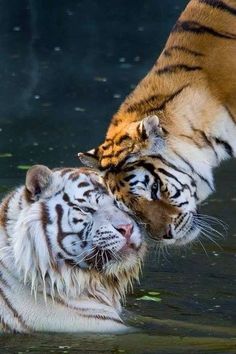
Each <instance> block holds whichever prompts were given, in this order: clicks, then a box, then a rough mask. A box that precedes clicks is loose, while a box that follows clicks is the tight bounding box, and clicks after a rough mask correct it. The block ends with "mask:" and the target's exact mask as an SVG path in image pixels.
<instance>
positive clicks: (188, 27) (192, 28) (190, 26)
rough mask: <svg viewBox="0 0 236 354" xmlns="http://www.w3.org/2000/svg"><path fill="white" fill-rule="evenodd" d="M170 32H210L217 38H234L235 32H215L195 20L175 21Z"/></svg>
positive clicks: (235, 37) (235, 36)
mask: <svg viewBox="0 0 236 354" xmlns="http://www.w3.org/2000/svg"><path fill="white" fill-rule="evenodd" d="M172 32H179V33H181V32H192V33H195V34H210V35H212V36H215V37H219V38H226V39H236V34H234V33H229V32H217V31H215V30H214V29H213V28H211V27H208V26H205V25H202V24H201V23H198V22H196V21H177V23H176V24H175V26H174V28H173V30H172Z"/></svg>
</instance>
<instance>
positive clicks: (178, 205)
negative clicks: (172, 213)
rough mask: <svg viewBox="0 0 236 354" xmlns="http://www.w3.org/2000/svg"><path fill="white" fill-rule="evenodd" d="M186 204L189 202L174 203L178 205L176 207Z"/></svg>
mask: <svg viewBox="0 0 236 354" xmlns="http://www.w3.org/2000/svg"><path fill="white" fill-rule="evenodd" d="M186 204H189V202H187V201H186V202H182V203H179V204H176V206H177V207H178V208H180V207H182V206H183V205H186Z"/></svg>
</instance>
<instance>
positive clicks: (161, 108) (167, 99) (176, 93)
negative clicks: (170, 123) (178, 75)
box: [145, 84, 189, 133]
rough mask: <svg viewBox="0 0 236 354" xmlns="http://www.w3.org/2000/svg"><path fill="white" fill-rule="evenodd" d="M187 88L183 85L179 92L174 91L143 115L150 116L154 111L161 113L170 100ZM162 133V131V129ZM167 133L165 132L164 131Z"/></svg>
mask: <svg viewBox="0 0 236 354" xmlns="http://www.w3.org/2000/svg"><path fill="white" fill-rule="evenodd" d="M187 87H189V85H188V84H187V85H184V86H183V87H181V88H180V89H179V90H177V91H175V92H174V93H172V94H171V95H170V96H168V97H167V98H166V99H165V100H164V101H163V102H162V103H161V105H160V106H157V107H153V108H152V109H149V110H146V111H145V114H147V115H148V114H150V113H153V112H155V111H161V110H163V109H165V106H166V105H167V103H169V102H171V101H172V100H174V99H175V98H176V97H177V96H178V95H179V94H180V93H181V92H182V91H183V90H184V89H185V88H187ZM163 131H164V129H163ZM166 133H167V131H166Z"/></svg>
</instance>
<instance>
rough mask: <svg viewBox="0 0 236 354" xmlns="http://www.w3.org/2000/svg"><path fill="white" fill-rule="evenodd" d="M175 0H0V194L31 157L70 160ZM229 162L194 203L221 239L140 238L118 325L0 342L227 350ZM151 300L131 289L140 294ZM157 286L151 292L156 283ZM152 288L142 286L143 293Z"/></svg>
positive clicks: (145, 60)
mask: <svg viewBox="0 0 236 354" xmlns="http://www.w3.org/2000/svg"><path fill="white" fill-rule="evenodd" d="M185 4H186V1H184V0H179V1H177V0H176V1H173V0H166V1H165V2H163V1H157V0H147V1H143V0H136V1H134V0H129V1H125V0H121V1H119V2H111V1H106V0H99V1H95V0H86V1H85V0H81V1H75V0H66V1H64V0H63V1H60V2H58V1H55V0H52V1H43V0H42V1H36V0H29V1H26V0H22V1H20V2H19V1H17V0H12V1H11V2H8V3H7V2H0V17H1V18H0V48H1V56H0V77H1V86H0V193H1V196H3V195H4V194H5V193H6V192H7V191H9V190H10V189H11V188H13V187H14V186H15V185H19V184H21V183H23V181H24V175H25V169H26V168H27V166H29V165H32V164H35V163H43V164H47V165H49V166H51V167H55V166H78V165H79V164H78V161H77V159H76V153H77V152H78V151H79V150H82V151H83V150H86V149H89V148H91V147H93V146H96V145H97V144H98V143H100V142H101V141H102V139H103V136H104V133H105V130H106V127H107V125H108V122H109V120H110V117H111V116H112V113H114V112H115V111H116V109H117V108H118V106H119V105H120V103H121V102H122V100H123V99H124V97H125V96H126V94H127V93H128V92H130V90H131V89H132V88H133V87H134V85H135V84H136V83H137V82H138V81H139V79H140V78H142V77H143V76H144V74H145V73H146V72H147V71H148V69H149V68H150V67H151V66H152V64H153V63H154V61H155V58H156V56H157V54H158V53H160V51H161V48H162V46H163V45H164V42H165V40H166V38H167V35H168V33H169V31H170V29H171V27H172V26H173V24H174V22H175V20H176V19H177V17H178V15H179V13H180V11H181V10H182V9H183V7H184V5H185ZM235 176H236V169H235V162H230V163H227V164H225V165H224V166H222V168H221V169H220V170H218V172H217V178H216V185H217V193H216V194H215V195H213V196H212V197H211V198H210V199H209V200H208V201H207V203H205V205H204V206H203V208H202V210H201V212H202V213H204V214H210V215H213V216H216V217H220V218H221V219H223V220H224V221H225V222H226V223H227V224H228V225H229V231H228V235H227V237H226V238H225V239H221V238H219V239H217V240H216V241H217V243H219V245H220V247H219V246H217V245H216V244H215V243H214V242H211V241H210V240H207V239H204V238H202V240H201V241H202V244H203V247H202V246H201V244H200V243H196V244H195V245H193V247H191V248H187V249H179V250H176V251H172V250H170V251H169V254H167V253H166V254H164V255H160V256H158V250H157V248H156V245H155V244H153V243H151V244H150V252H149V255H148V257H147V260H146V263H145V268H144V272H143V275H142V277H141V279H140V284H139V285H138V284H137V285H136V286H135V288H134V292H133V293H132V294H130V295H129V296H128V299H127V303H126V305H125V307H126V312H125V317H127V318H128V319H129V320H128V321H129V322H130V324H132V325H133V326H134V327H135V328H136V329H137V332H136V333H135V332H133V333H130V334H126V335H113V336H111V335H109V336H106V335H91V336H88V335H86V336H83V335H75V334H73V335H69V334H65V335H63V334H59V335H58V334H35V335H27V336H19V335H17V336H12V335H4V336H1V337H0V352H1V353H78V352H81V353H86V352H87V353H111V352H112V353H126V352H127V353H221V354H223V353H236V339H235V338H236V329H235V310H236V305H235V293H236V282H235V264H236V263H235V262H236V218H235V213H236V185H235ZM150 293H151V294H153V293H154V294H155V295H154V296H153V297H154V298H155V297H156V299H159V300H161V301H144V300H138V299H139V298H141V297H143V296H147V295H148V296H150ZM157 293H159V294H157ZM151 296H152V295H151Z"/></svg>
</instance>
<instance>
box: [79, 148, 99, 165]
mask: <svg viewBox="0 0 236 354" xmlns="http://www.w3.org/2000/svg"><path fill="white" fill-rule="evenodd" d="M78 156H79V159H80V161H81V162H82V164H83V165H85V166H88V167H91V168H94V169H95V170H99V161H98V157H97V155H96V150H95V149H92V150H89V151H87V152H79V153H78Z"/></svg>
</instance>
